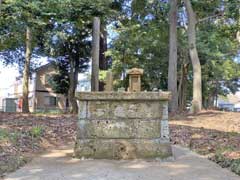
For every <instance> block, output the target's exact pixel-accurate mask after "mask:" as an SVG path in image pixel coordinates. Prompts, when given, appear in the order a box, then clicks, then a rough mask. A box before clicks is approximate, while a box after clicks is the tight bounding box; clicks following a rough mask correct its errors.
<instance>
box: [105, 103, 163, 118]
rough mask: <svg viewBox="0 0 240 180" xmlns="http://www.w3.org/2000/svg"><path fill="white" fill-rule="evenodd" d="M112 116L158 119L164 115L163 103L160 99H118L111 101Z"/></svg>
mask: <svg viewBox="0 0 240 180" xmlns="http://www.w3.org/2000/svg"><path fill="white" fill-rule="evenodd" d="M109 110H110V114H109V115H110V117H111V118H127V119H131V118H141V119H150V118H151V119H156V118H158V119H159V118H161V116H162V103H161V102H158V101H153V102H147V101H120V102H119V101H117V102H111V103H110V109H109Z"/></svg>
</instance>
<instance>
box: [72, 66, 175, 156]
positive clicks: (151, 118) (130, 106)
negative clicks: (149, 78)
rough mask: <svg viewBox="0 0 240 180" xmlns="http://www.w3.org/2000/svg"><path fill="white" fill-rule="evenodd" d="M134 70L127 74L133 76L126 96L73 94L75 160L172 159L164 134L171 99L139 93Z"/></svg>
mask: <svg viewBox="0 0 240 180" xmlns="http://www.w3.org/2000/svg"><path fill="white" fill-rule="evenodd" d="M135 70H136V69H133V70H132V71H131V70H130V71H129V72H130V73H129V75H133V76H131V77H130V79H131V80H129V81H130V85H129V90H131V91H129V92H125V91H124V92H107V91H106V92H79V93H77V94H76V97H77V99H78V104H79V119H78V130H77V138H76V144H75V151H74V153H75V156H76V157H78V158H83V157H84V158H95V159H135V158H147V159H149V158H150V159H152V158H166V157H169V156H171V155H172V150H171V145H170V142H169V130H168V100H169V99H170V97H171V95H170V93H169V92H140V87H141V84H139V82H141V80H139V78H140V75H141V74H142V72H143V71H142V70H140V72H141V73H139V71H138V73H137V74H136V73H135V72H137V71H135ZM132 73H133V74H132ZM132 78H133V79H132ZM134 78H136V79H134ZM135 81H136V82H135ZM137 82H138V83H137Z"/></svg>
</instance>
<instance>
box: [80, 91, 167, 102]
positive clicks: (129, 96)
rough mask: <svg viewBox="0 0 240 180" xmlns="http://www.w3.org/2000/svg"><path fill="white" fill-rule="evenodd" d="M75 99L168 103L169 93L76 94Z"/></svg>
mask: <svg viewBox="0 0 240 180" xmlns="http://www.w3.org/2000/svg"><path fill="white" fill-rule="evenodd" d="M76 98H77V99H79V100H81V101H83V100H87V101H98V100H109V101H118V100H146V101H168V100H169V99H170V98H171V93H170V92H163V91H161V92H134V93H133V92H78V93H76Z"/></svg>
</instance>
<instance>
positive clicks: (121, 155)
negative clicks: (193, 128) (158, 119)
mask: <svg viewBox="0 0 240 180" xmlns="http://www.w3.org/2000/svg"><path fill="white" fill-rule="evenodd" d="M74 152H75V157H77V158H83V157H84V158H94V159H136V158H137V159H153V158H161V159H162V158H167V157H169V156H172V149H171V145H170V143H169V142H163V140H162V139H161V138H159V139H78V140H77V141H76V144H75V151H74Z"/></svg>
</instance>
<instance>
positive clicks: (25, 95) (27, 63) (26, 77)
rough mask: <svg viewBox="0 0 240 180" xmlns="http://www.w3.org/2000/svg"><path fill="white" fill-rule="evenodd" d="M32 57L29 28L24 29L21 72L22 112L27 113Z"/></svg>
mask: <svg viewBox="0 0 240 180" xmlns="http://www.w3.org/2000/svg"><path fill="white" fill-rule="evenodd" d="M31 55H32V32H31V29H30V27H27V29H26V54H25V63H24V71H23V106H22V112H23V113H29V105H28V91H29V87H28V86H29V74H30V60H31Z"/></svg>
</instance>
